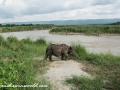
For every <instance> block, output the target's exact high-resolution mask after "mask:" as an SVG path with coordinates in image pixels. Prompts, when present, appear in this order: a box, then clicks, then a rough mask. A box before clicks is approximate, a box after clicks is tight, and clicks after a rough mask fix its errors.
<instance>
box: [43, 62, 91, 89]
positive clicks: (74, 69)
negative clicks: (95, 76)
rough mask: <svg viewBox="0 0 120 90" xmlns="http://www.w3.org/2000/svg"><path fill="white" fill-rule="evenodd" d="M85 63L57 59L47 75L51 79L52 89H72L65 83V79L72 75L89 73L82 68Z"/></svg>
mask: <svg viewBox="0 0 120 90" xmlns="http://www.w3.org/2000/svg"><path fill="white" fill-rule="evenodd" d="M82 68H83V65H82V64H80V63H78V62H76V61H73V60H67V61H63V60H55V61H53V62H51V63H50V68H49V70H47V73H46V74H45V76H46V77H47V79H48V80H49V81H50V83H51V85H52V87H53V89H52V90H70V86H67V85H65V83H64V80H65V78H67V77H71V76H72V75H77V76H81V75H86V76H90V75H89V74H88V73H86V72H84V71H83V70H82Z"/></svg>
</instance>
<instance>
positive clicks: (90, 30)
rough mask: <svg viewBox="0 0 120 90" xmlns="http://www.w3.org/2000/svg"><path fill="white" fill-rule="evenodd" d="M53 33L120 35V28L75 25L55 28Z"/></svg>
mask: <svg viewBox="0 0 120 90" xmlns="http://www.w3.org/2000/svg"><path fill="white" fill-rule="evenodd" d="M50 32H51V33H52V32H56V33H59V32H62V33H63V32H64V33H70V32H72V33H85V34H87V35H91V34H95V35H99V34H105V33H110V34H116V33H117V34H120V26H119V25H118V26H114V25H113V26H112V25H84V26H79V25H73V26H63V27H56V28H53V29H52V30H51V31H50Z"/></svg>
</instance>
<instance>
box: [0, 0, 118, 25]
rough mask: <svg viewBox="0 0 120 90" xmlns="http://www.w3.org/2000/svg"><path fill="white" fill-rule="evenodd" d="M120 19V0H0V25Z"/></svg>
mask: <svg viewBox="0 0 120 90" xmlns="http://www.w3.org/2000/svg"><path fill="white" fill-rule="evenodd" d="M104 18H105V19H107V18H120V0H0V23H3V22H24V21H50V20H73V19H104Z"/></svg>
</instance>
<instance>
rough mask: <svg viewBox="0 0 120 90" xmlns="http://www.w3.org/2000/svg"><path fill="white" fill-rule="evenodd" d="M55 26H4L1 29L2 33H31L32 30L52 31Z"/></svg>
mask: <svg viewBox="0 0 120 90" xmlns="http://www.w3.org/2000/svg"><path fill="white" fill-rule="evenodd" d="M53 26H54V25H31V26H22V25H21V26H20V25H19V26H17V25H15V26H9V27H8V26H3V27H1V29H0V31H1V32H18V31H30V30H46V29H52V27H53Z"/></svg>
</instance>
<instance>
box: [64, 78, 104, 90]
mask: <svg viewBox="0 0 120 90" xmlns="http://www.w3.org/2000/svg"><path fill="white" fill-rule="evenodd" d="M66 82H67V83H69V84H71V85H72V87H71V89H72V90H103V87H104V83H103V81H102V79H101V78H100V77H95V78H93V79H92V78H90V77H85V76H80V77H78V76H73V77H72V78H67V79H66Z"/></svg>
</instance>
